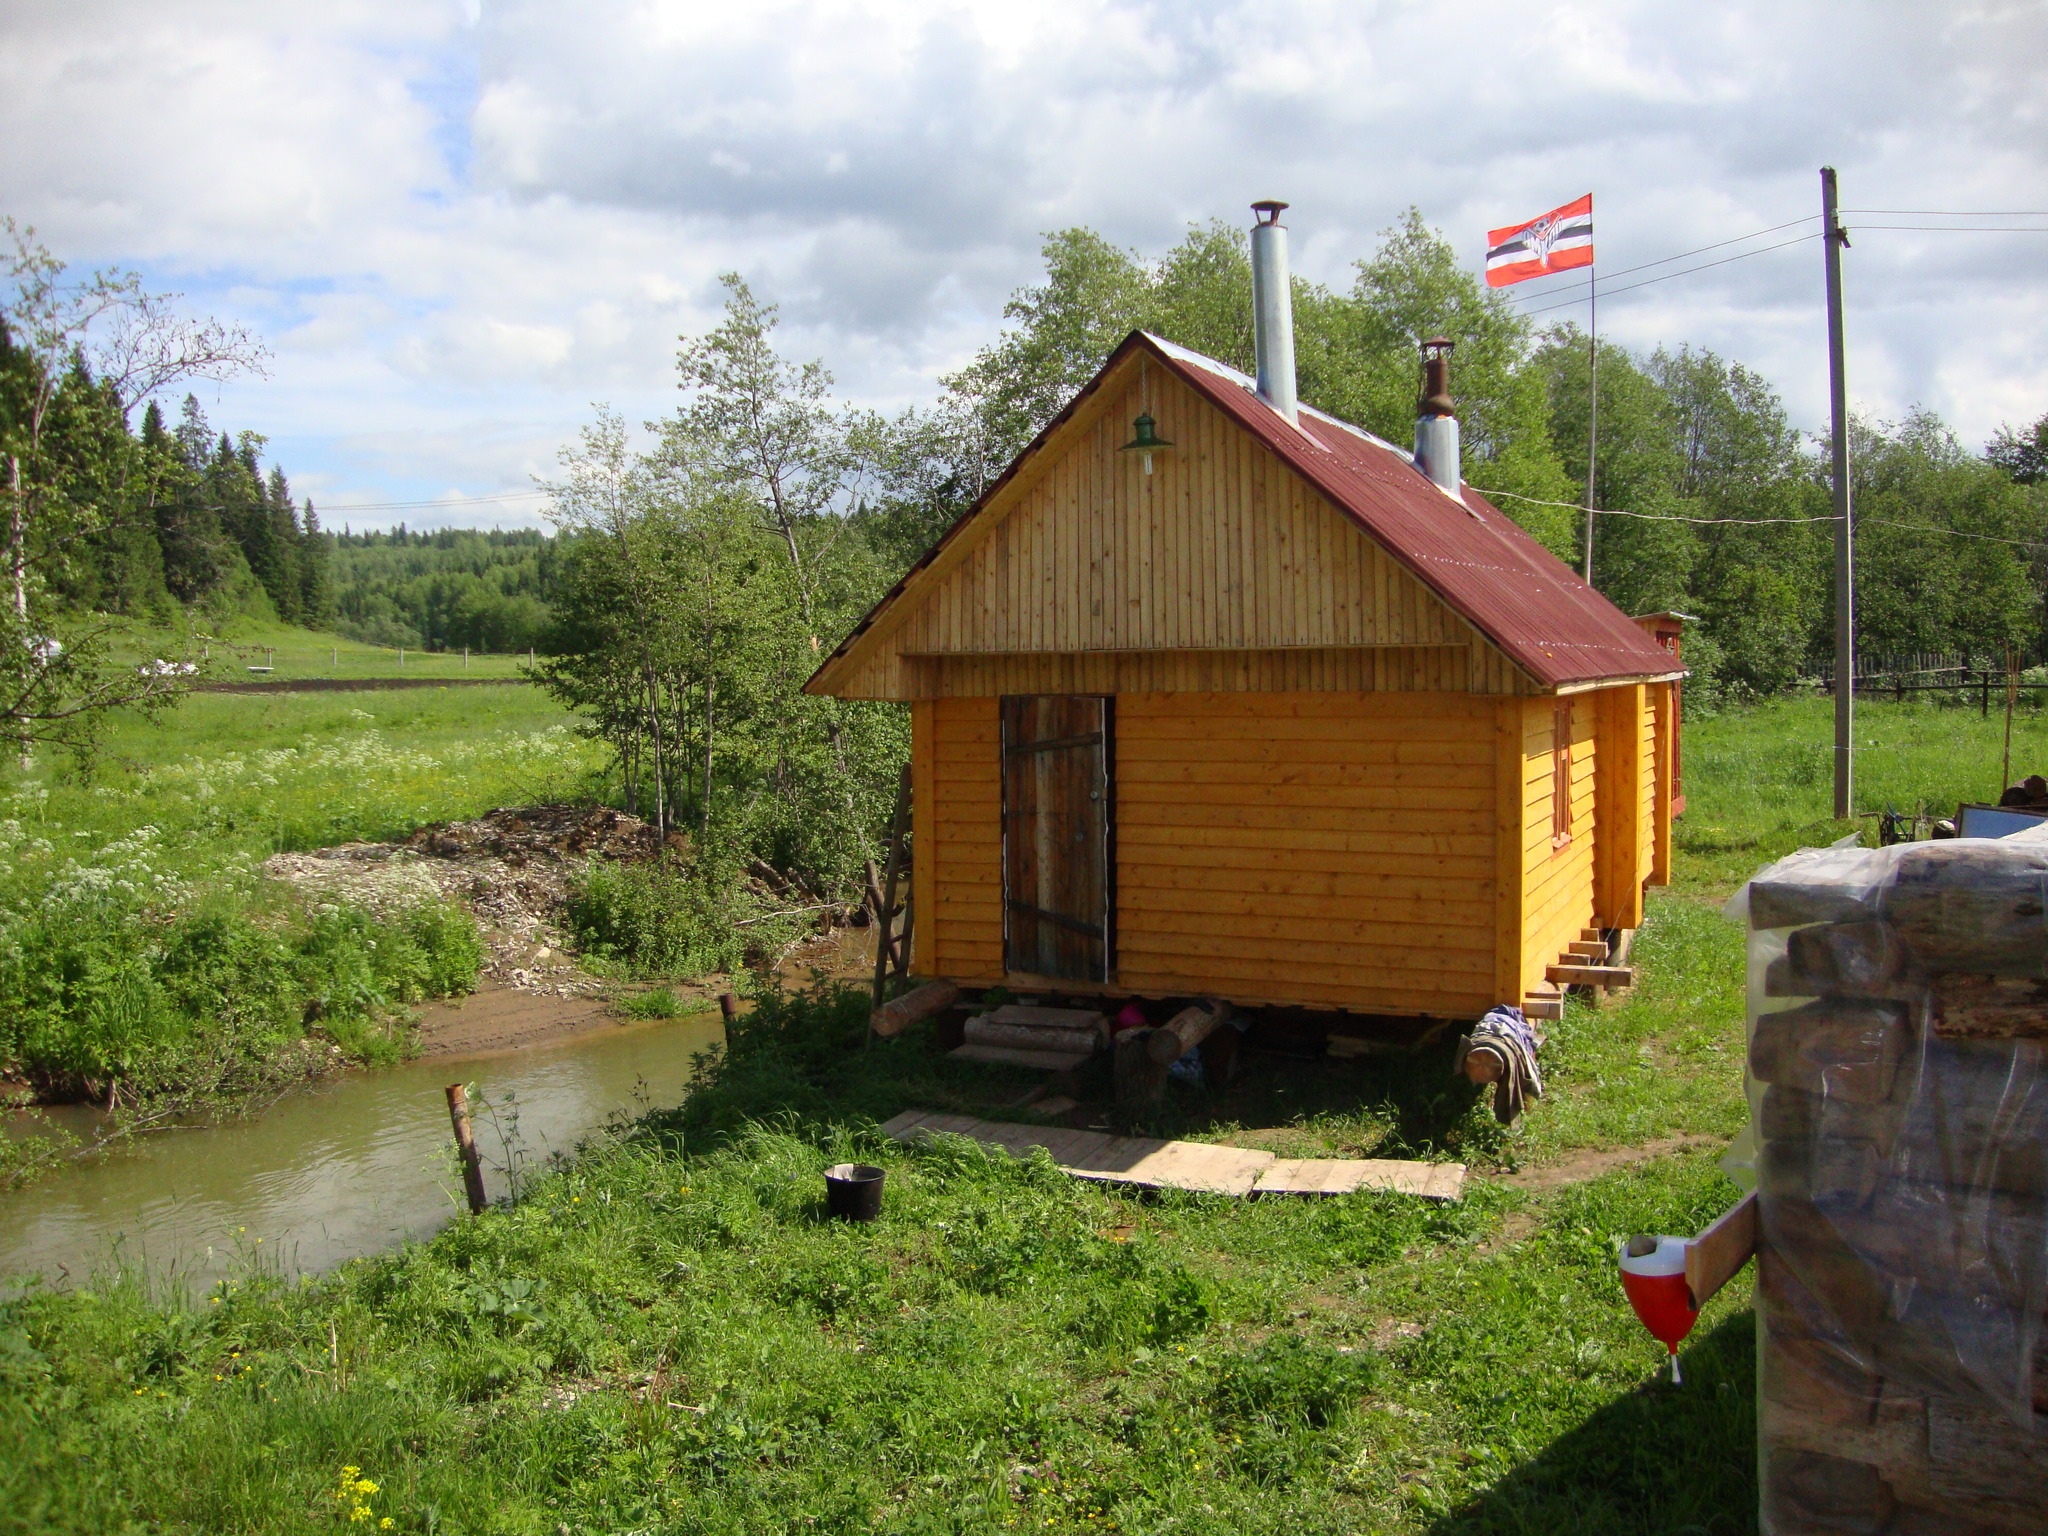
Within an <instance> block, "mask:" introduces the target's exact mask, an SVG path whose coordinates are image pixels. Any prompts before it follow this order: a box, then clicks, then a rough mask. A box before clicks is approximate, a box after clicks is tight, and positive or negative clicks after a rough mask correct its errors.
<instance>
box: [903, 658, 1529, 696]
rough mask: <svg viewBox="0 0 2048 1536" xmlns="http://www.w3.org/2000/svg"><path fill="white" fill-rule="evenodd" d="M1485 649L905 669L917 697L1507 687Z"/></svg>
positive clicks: (911, 663) (1002, 662)
mask: <svg viewBox="0 0 2048 1536" xmlns="http://www.w3.org/2000/svg"><path fill="white" fill-rule="evenodd" d="M1487 655H1498V653H1497V652H1492V651H1487V652H1483V653H1482V652H1481V651H1478V650H1475V649H1474V648H1473V647H1471V646H1469V645H1439V646H1375V647H1352V648H1344V647H1303V648H1301V649H1299V650H1265V651H1116V652H1102V651H1098V652H1084V653H1075V652H1065V653H1059V652H1054V653H1047V654H1039V655H1034V654H1028V653H1026V654H1008V655H1000V656H995V655H991V656H914V657H908V658H905V659H904V663H903V668H902V672H903V677H904V679H905V687H906V689H907V690H908V692H909V694H910V696H911V697H913V698H973V697H982V696H989V695H998V694H1006V693H1391V692H1422V693H1465V692H1474V693H1498V692H1504V691H1508V690H1505V689H1502V688H1498V687H1493V686H1478V687H1475V686H1473V675H1474V670H1475V668H1474V662H1475V660H1483V659H1484V657H1485V656H1487ZM1482 670H1483V669H1482ZM1481 682H1482V683H1484V682H1485V679H1483V678H1482V679H1481Z"/></svg>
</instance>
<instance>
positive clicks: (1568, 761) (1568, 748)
mask: <svg viewBox="0 0 2048 1536" xmlns="http://www.w3.org/2000/svg"><path fill="white" fill-rule="evenodd" d="M1571 840H1572V701H1571V700H1570V699H1559V700H1558V701H1557V703H1556V705H1555V706H1554V707H1553V711H1552V714H1551V720H1550V846H1551V847H1553V848H1562V847H1564V846H1565V845H1566V844H1567V843H1569V842H1570V841H1571Z"/></svg>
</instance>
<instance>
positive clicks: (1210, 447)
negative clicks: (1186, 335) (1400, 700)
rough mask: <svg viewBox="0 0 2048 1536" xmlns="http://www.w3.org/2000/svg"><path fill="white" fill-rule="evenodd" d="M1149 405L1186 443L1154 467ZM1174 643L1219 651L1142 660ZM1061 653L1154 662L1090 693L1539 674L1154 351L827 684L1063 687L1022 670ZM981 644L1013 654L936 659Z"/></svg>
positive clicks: (1456, 682) (1485, 681)
mask: <svg viewBox="0 0 2048 1536" xmlns="http://www.w3.org/2000/svg"><path fill="white" fill-rule="evenodd" d="M1141 410H1143V411H1150V413H1151V414H1152V415H1153V416H1154V417H1155V418H1156V419H1157V421H1158V423H1159V427H1158V430H1159V434H1160V435H1161V436H1162V437H1164V438H1166V439H1168V440H1169V441H1171V442H1172V443H1173V444H1174V446H1173V448H1172V449H1171V450H1169V451H1166V452H1162V453H1157V454H1155V455H1154V456H1153V473H1152V474H1150V475H1147V474H1145V473H1144V472H1143V469H1142V466H1141V465H1140V464H1139V462H1138V457H1137V455H1135V454H1128V453H1121V452H1119V451H1118V450H1119V449H1120V448H1121V446H1122V444H1123V443H1124V442H1126V441H1128V440H1129V438H1130V435H1131V430H1132V428H1131V422H1132V420H1133V418H1135V417H1136V415H1137V414H1138V413H1139V412H1140V411H1141ZM1376 648H1392V650H1393V654H1379V653H1378V652H1377V650H1376ZM1277 651H1306V652H1311V653H1314V654H1313V655H1310V656H1306V657H1303V658H1300V659H1298V660H1297V659H1292V658H1276V657H1274V656H1273V655H1272V654H1271V653H1273V652H1277ZM1160 652H1210V653H1219V654H1218V655H1215V656H1212V657H1210V658H1206V659H1205V658H1201V657H1185V656H1176V657H1174V658H1173V659H1172V665H1173V666H1175V667H1178V668H1179V669H1181V671H1180V672H1179V673H1175V672H1173V671H1165V672H1162V671H1157V670H1154V671H1150V672H1147V671H1143V670H1142V669H1143V668H1144V667H1146V666H1147V665H1150V664H1152V663H1156V662H1158V661H1160V660H1163V659H1164V658H1160V657H1158V656H1156V655H1155V656H1153V657H1152V658H1151V662H1149V663H1148V661H1147V660H1146V657H1145V653H1160ZM1132 653H1138V655H1137V657H1136V658H1135V659H1133V657H1132ZM1262 653H1263V654H1262ZM1048 654H1050V655H1053V656H1057V657H1059V658H1061V664H1063V665H1067V666H1070V667H1071V666H1079V665H1084V664H1086V663H1087V662H1090V661H1096V660H1100V661H1103V662H1104V664H1106V665H1108V666H1110V667H1112V668H1119V669H1131V668H1136V669H1140V670H1137V671H1131V672H1126V673H1119V674H1118V675H1117V677H1116V681H1115V682H1114V684H1113V685H1112V684H1110V683H1103V682H1097V681H1090V682H1088V683H1085V684H1083V683H1079V682H1077V683H1075V684H1073V685H1072V687H1073V689H1074V690H1075V691H1084V690H1085V691H1097V690H1100V691H1108V690H1109V688H1110V687H1112V686H1114V687H1115V688H1116V689H1117V690H1118V691H1168V690H1180V689H1191V690H1194V691H1201V692H1217V691H1235V690H1238V689H1259V688H1268V689H1270V688H1281V689H1284V690H1287V691H1301V690H1311V689H1339V690H1358V689H1374V690H1382V689H1385V690H1392V689H1406V690H1420V691H1426V692H1438V691H1460V692H1463V691H1470V692H1481V693H1496V694H1497V693H1514V692H1523V691H1528V690H1530V689H1531V688H1532V686H1533V685H1532V684H1531V683H1530V681H1529V679H1528V678H1527V677H1526V675H1524V674H1523V673H1522V672H1520V670H1519V669H1518V668H1516V667H1515V666H1514V665H1513V664H1512V663H1510V662H1509V661H1508V660H1507V659H1506V657H1504V656H1503V655H1501V653H1500V652H1499V651H1497V650H1496V649H1495V648H1494V647H1493V646H1492V645H1491V643H1490V642H1488V641H1486V640H1485V639H1484V638H1483V637H1481V636H1480V635H1479V633H1478V632H1477V631H1476V630H1474V629H1473V628H1472V626H1471V625H1470V624H1468V623H1467V622H1466V621H1465V620H1464V619H1462V618H1460V617H1459V616H1458V615H1456V614H1455V613H1453V612H1452V611H1451V610H1450V609H1449V608H1448V607H1446V606H1445V605H1444V604H1443V603H1442V602H1441V601H1440V600H1439V599H1438V598H1437V597H1436V596H1435V594H1434V593H1432V592H1431V591H1430V590H1429V589H1428V588H1427V587H1426V586H1425V585H1424V584H1423V583H1422V582H1421V581H1419V580H1418V579H1417V578H1416V577H1414V576H1413V575H1411V574H1410V573H1409V572H1408V570H1407V569H1406V568H1405V567H1403V566H1402V565H1401V564H1400V563H1399V562H1398V561H1397V560H1395V559H1394V558H1393V557H1392V556H1391V555H1389V554H1388V553H1387V552H1386V551H1385V550H1383V549H1382V548H1381V547H1380V546H1379V545H1378V544H1376V543H1375V542H1374V541H1373V540H1372V539H1371V538H1369V537H1368V536H1367V535H1366V534H1365V533H1364V532H1363V531H1362V530H1361V529H1359V527H1358V526H1357V524H1356V523H1354V522H1352V521H1351V520H1350V519H1349V518H1348V517H1346V516H1345V515H1344V514H1343V513H1341V512H1339V511H1338V510H1337V509H1336V508H1335V507H1334V506H1332V505H1331V504H1330V503H1329V502H1328V501H1326V500H1325V499H1324V498H1323V497H1322V496H1321V495H1320V494H1319V493H1317V492H1316V491H1315V490H1314V489H1313V488H1311V487H1310V486H1309V485H1308V484H1307V483H1306V482H1305V481H1303V480H1302V479H1301V478H1300V477H1299V476H1298V475H1297V474H1295V472H1294V471H1293V470H1292V469H1290V468H1288V467H1287V466H1286V465H1285V464H1283V463H1282V462H1281V461H1280V460H1279V459H1278V458H1277V457H1276V456H1275V455H1274V454H1273V452H1272V451H1271V450H1270V449H1269V448H1267V447H1266V446H1265V445H1264V444H1263V443H1261V442H1259V441H1258V440H1257V439H1256V438H1254V437H1253V436H1251V434H1249V433H1247V432H1246V431H1245V430H1244V429H1243V428H1241V427H1239V426H1238V425H1237V424H1236V423H1234V422H1232V421H1231V420H1229V419H1228V418H1227V417H1225V416H1224V415H1222V414H1221V413H1220V412H1218V411H1217V410H1216V409H1215V408H1214V407H1213V406H1211V405H1209V404H1208V403H1207V402H1206V401H1205V400H1203V399H1202V398H1201V397H1200V396H1199V395H1198V394H1196V393H1195V392H1194V391H1193V390H1192V389H1190V388H1189V387H1188V386H1186V385H1185V384H1183V383H1181V382H1180V381H1179V380H1178V379H1175V378H1173V377H1172V376H1171V375H1169V374H1166V373H1164V372H1162V371H1161V370H1159V369H1157V368H1155V367H1152V366H1151V365H1150V362H1149V359H1146V358H1144V357H1142V356H1140V357H1134V358H1131V359H1129V360H1128V361H1127V362H1126V363H1125V364H1124V366H1123V368H1122V369H1121V370H1120V371H1119V373H1118V374H1116V375H1114V376H1112V377H1111V378H1109V379H1107V380H1105V381H1104V383H1103V385H1102V387H1101V389H1100V390H1098V391H1097V393H1096V395H1095V396H1094V397H1092V398H1091V399H1090V400H1089V401H1087V402H1085V403H1084V405H1083V407H1082V409H1080V410H1078V411H1077V412H1076V413H1075V415H1074V416H1073V417H1072V418H1071V419H1070V420H1069V421H1068V422H1067V423H1066V424H1065V425H1064V426H1063V427H1062V428H1061V430H1060V431H1059V432H1057V433H1056V434H1055V435H1054V436H1053V438H1052V439H1051V440H1050V441H1049V442H1048V443H1047V444H1046V446H1045V447H1044V448H1043V449H1041V451H1040V452H1039V453H1038V454H1037V455H1036V456H1035V457H1034V458H1033V459H1032V461H1031V462H1029V463H1028V464H1026V465H1024V466H1023V467H1022V468H1021V469H1020V471H1019V473H1018V474H1017V476H1016V477H1015V478H1014V479H1013V480H1012V481H1011V482H1010V483H1009V484H1008V485H1006V486H1005V487H1004V488H1003V489H1002V490H1001V491H1000V492H999V493H998V494H997V496H996V497H995V498H994V499H993V500H992V501H991V502H990V503H989V504H988V506H986V507H985V508H983V510H982V511H981V512H980V513H979V514H977V515H976V517H975V518H974V520H973V522H972V523H971V524H969V526H968V527H967V528H965V529H964V530H962V532H961V534H960V536H959V537H957V538H955V539H954V540H953V541H952V543H951V544H949V545H948V546H947V547H946V548H945V549H944V550H942V551H941V552H940V553H939V554H938V555H937V556H936V557H935V558H934V560H933V562H932V564H931V565H930V566H929V567H927V568H926V569H924V570H922V571H920V572H917V573H916V574H915V575H913V577H912V578H911V581H910V584H909V585H908V587H907V588H906V589H905V591H904V592H903V593H902V594H901V596H900V597H899V598H898V600H897V601H896V602H895V603H894V604H892V605H891V606H890V607H889V608H888V609H886V610H885V611H884V612H883V613H882V614H881V615H879V616H878V618H877V620H876V624H875V628H874V629H873V630H872V631H871V632H870V633H868V634H866V635H864V636H862V637H861V638H860V639H859V640H858V641H856V642H855V644H854V646H853V648H852V649H851V651H850V652H849V654H848V655H847V656H845V657H842V658H840V659H839V660H837V661H834V662H833V663H831V664H830V665H828V667H827V668H826V669H825V671H824V673H823V674H822V675H821V677H820V678H819V679H818V681H817V691H820V692H827V693H832V694H836V695H839V696H841V697H850V698H895V699H911V698H923V697H943V696H952V695H961V694H966V693H970V692H974V691H977V690H979V691H987V692H991V693H1006V692H1039V691H1046V692H1050V691H1056V690H1054V689H1051V688H1041V687H1039V686H1038V685H1036V684H1030V683H1025V682H1022V681H1020V680H1019V676H1020V674H1019V672H1018V671H1017V669H1018V668H1021V667H1023V666H1025V665H1026V664H1025V663H1023V662H1021V661H1018V660H1017V659H1016V658H1019V657H1032V658H1040V659H1042V658H1044V657H1046V656H1047V655H1048ZM970 656H971V657H990V658H994V657H1001V658H1004V661H1003V662H1002V663H1001V665H1000V666H998V667H997V668H995V669H994V670H993V671H989V670H984V671H980V672H976V671H967V672H960V671H958V670H956V669H955V668H953V667H944V668H938V669H934V668H933V667H932V666H930V665H929V664H928V663H929V660H930V659H932V658H940V657H944V658H948V659H957V658H961V657H970ZM1112 657H1113V658H1115V659H1114V660H1111V659H1109V658H1112ZM1100 675H1101V674H1097V676H1100Z"/></svg>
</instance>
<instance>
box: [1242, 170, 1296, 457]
mask: <svg viewBox="0 0 2048 1536" xmlns="http://www.w3.org/2000/svg"><path fill="white" fill-rule="evenodd" d="M1286 206H1287V205H1286V204H1285V203H1280V202H1274V201H1272V200H1271V199H1268V200H1266V201H1265V202H1259V203H1253V204H1252V212H1253V213H1254V214H1256V215H1257V216H1258V222H1257V223H1256V224H1254V225H1253V226H1252V351H1253V353H1254V354H1255V355H1256V356H1257V358H1258V373H1259V396H1260V398H1261V399H1263V400H1264V401H1265V402H1266V404H1268V405H1270V406H1271V407H1273V409H1274V410H1276V411H1278V412H1279V413H1280V414H1281V415H1282V416H1285V417H1286V418H1287V419H1288V420H1289V421H1290V422H1291V421H1294V420H1295V399H1294V284H1293V281H1292V279H1291V278H1290V277H1289V275H1288V271H1287V226H1286V225H1284V224H1282V223H1281V222H1280V213H1281V210H1282V209H1284V208H1285V207H1286Z"/></svg>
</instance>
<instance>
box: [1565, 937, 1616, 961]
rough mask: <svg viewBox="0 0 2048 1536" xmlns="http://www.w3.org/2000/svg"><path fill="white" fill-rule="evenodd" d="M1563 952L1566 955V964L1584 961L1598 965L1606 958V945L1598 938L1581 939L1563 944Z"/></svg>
mask: <svg viewBox="0 0 2048 1536" xmlns="http://www.w3.org/2000/svg"><path fill="white" fill-rule="evenodd" d="M1564 952H1565V956H1566V957H1567V958H1566V959H1565V963H1566V964H1568V965H1576V964H1579V963H1581V962H1585V961H1590V962H1591V963H1592V964H1594V965H1598V964H1600V963H1601V962H1602V961H1603V960H1605V959H1606V958H1607V945H1606V943H1605V942H1604V941H1603V940H1600V939H1581V940H1579V942H1578V943H1576V944H1567V945H1565V947H1564Z"/></svg>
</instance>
